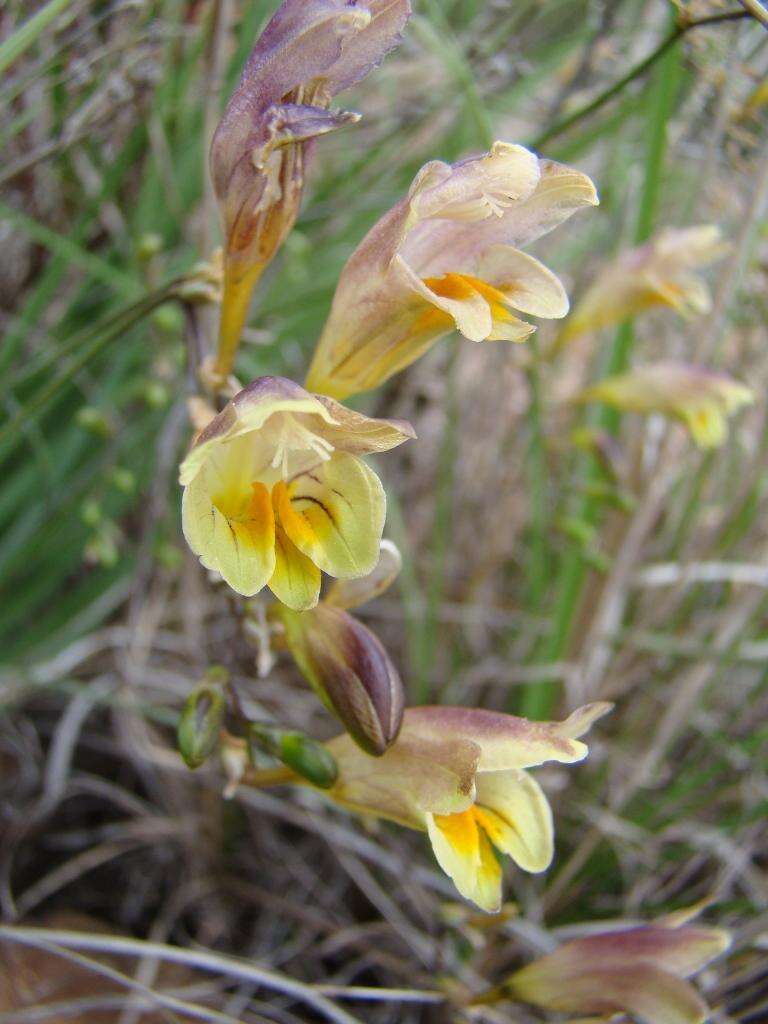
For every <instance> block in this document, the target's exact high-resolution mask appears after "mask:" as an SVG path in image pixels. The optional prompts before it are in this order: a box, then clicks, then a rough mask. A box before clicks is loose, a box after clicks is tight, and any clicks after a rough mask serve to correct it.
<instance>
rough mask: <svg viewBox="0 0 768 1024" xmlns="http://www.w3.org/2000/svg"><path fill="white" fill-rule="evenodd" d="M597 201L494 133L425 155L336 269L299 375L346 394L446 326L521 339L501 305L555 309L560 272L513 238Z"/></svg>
mask: <svg viewBox="0 0 768 1024" xmlns="http://www.w3.org/2000/svg"><path fill="white" fill-rule="evenodd" d="M597 201H598V200H597V194H596V192H595V187H594V185H593V184H592V182H591V181H590V179H589V178H588V177H587V176H586V175H585V174H581V173H580V172H578V171H575V170H572V169H571V168H569V167H565V166H563V165H562V164H556V163H553V162H552V161H549V160H540V159H539V158H538V157H537V156H536V155H535V154H534V153H531V152H530V151H529V150H527V149H525V148H524V147H523V146H516V145H511V144H509V143H506V142H496V143H494V145H493V146H492V147H491V150H490V152H488V153H485V154H484V155H482V156H479V157H472V158H470V159H468V160H462V161H459V162H458V163H456V164H453V165H451V164H446V163H442V162H441V161H433V162H432V163H428V164H426V165H425V166H424V167H422V169H421V171H419V173H418V174H417V175H416V178H415V180H414V182H413V184H412V186H411V189H410V192H409V193H408V195H407V197H406V198H405V199H403V200H401V201H400V202H399V203H398V204H397V205H396V206H394V207H393V208H392V210H390V211H389V213H387V214H385V215H384V216H383V217H382V218H381V220H379V222H378V223H377V224H376V225H374V227H373V228H372V229H371V230H370V231H369V232H368V234H367V235H366V237H365V238H364V239H363V241H362V242H361V243H360V245H359V246H358V248H357V250H356V251H355V252H354V253H353V254H352V256H351V257H350V259H349V261H348V262H347V264H346V266H345V267H344V269H343V270H342V273H341V278H340V280H339V284H338V287H337V289H336V295H335V297H334V300H333V305H332V307H331V313H330V316H329V318H328V321H327V323H326V325H325V328H324V330H323V333H322V336H321V338H320V341H319V343H318V346H317V349H316V351H315V355H314V358H313V361H312V365H311V367H310V371H309V375H308V378H307V387H309V388H311V389H312V390H314V391H318V392H322V393H324V394H327V395H332V396H333V397H334V398H339V399H342V398H346V397H348V396H349V395H352V394H355V393H356V392H359V391H368V390H370V389H371V388H375V387H377V386H378V385H379V384H381V383H383V382H384V381H385V380H387V379H388V378H389V377H391V376H392V375H393V374H395V373H397V372H398V371H399V370H402V369H404V368H405V367H406V366H408V365H410V364H411V363H412V362H414V361H415V360H416V359H418V358H419V356H421V355H423V354H424V353H425V352H426V351H427V349H429V348H430V347H431V346H432V345H433V344H434V343H435V342H436V341H437V340H438V339H439V338H442V337H444V336H445V335H447V334H449V333H450V332H451V331H452V330H454V329H455V330H458V331H459V332H460V333H461V334H463V335H464V337H466V338H469V339H470V340H471V341H484V340H487V341H496V340H508V341H524V340H525V339H526V338H527V337H528V336H529V335H530V334H531V333H532V332H533V331H534V330H535V327H534V326H533V324H529V323H527V322H526V321H525V320H522V319H520V317H518V316H517V315H516V313H515V312H512V310H514V311H516V312H520V313H527V314H530V315H532V316H536V317H544V318H551V317H562V316H565V314H566V313H567V312H568V298H567V296H566V294H565V290H564V289H563V286H562V284H561V283H560V281H559V280H558V279H557V278H556V277H555V275H554V274H553V273H552V272H551V271H550V270H548V269H547V268H546V267H545V266H544V265H543V264H541V263H539V261H538V260H535V259H534V258H533V257H532V256H528V255H527V254H526V253H524V252H521V251H520V247H521V246H525V245H527V244H528V243H530V242H532V241H534V240H535V239H537V238H539V237H540V236H541V235H544V234H546V233H547V232H548V231H551V230H552V229H553V228H555V227H557V225H558V224H560V223H562V221H564V220H566V219H567V218H568V217H570V216H571V214H572V213H574V212H575V211H576V210H578V209H579V208H581V207H583V206H594V205H596V204H597Z"/></svg>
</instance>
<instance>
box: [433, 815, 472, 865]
mask: <svg viewBox="0 0 768 1024" xmlns="http://www.w3.org/2000/svg"><path fill="white" fill-rule="evenodd" d="M435 824H436V825H437V827H438V828H439V829H440V831H441V832H442V833H443V835H444V836H445V838H446V839H447V840H448V842H449V843H450V844H451V846H452V847H453V848H454V850H456V851H457V852H458V853H460V854H462V855H463V856H473V855H474V854H475V853H476V851H477V849H478V846H479V843H480V836H479V834H478V831H477V820H476V818H475V808H474V807H469V808H468V809H467V810H466V811H460V812H459V813H457V814H436V815H435Z"/></svg>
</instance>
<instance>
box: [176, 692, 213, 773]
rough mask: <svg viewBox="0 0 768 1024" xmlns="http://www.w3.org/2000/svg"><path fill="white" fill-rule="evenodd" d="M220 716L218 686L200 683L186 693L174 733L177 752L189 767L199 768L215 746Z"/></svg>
mask: <svg viewBox="0 0 768 1024" xmlns="http://www.w3.org/2000/svg"><path fill="white" fill-rule="evenodd" d="M223 720H224V694H223V692H222V690H221V688H220V687H218V686H215V685H212V684H210V683H203V684H202V685H201V686H198V687H197V688H196V689H195V690H193V691H192V693H190V695H189V697H187V700H186V702H185V704H184V707H183V709H182V712H181V717H180V718H179V726H178V730H177V734H176V735H177V739H178V746H179V753H180V754H181V756H182V757H183V758H184V761H185V762H186V764H187V766H188V767H189V768H199V767H200V765H201V764H203V762H204V761H206V760H207V759H208V758H209V757H210V755H211V754H212V753H213V751H214V750H215V749H216V747H217V745H218V742H219V732H220V730H221V723H222V721H223Z"/></svg>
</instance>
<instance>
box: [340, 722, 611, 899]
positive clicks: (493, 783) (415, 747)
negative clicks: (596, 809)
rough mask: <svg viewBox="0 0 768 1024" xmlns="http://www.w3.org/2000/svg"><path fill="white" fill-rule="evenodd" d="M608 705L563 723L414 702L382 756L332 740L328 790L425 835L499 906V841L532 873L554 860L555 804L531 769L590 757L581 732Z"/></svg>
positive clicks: (463, 884)
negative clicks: (332, 781) (334, 770)
mask: <svg viewBox="0 0 768 1024" xmlns="http://www.w3.org/2000/svg"><path fill="white" fill-rule="evenodd" d="M610 709H611V705H610V704H605V703H597V704H588V705H586V706H585V707H583V708H580V709H579V710H578V711H575V712H574V713H573V714H572V715H571V716H570V717H569V718H567V719H566V720H565V721H564V722H530V721H528V720H526V719H524V718H516V717H514V716H513V715H505V714H501V713H499V712H495V711H484V710H480V709H470V708H457V707H417V708H409V709H407V710H406V712H405V715H404V717H403V725H402V728H401V730H400V735H399V736H398V738H397V740H396V741H395V742H394V743H393V744H392V746H391V747H390V748H389V749H388V750H387V751H386V753H385V754H383V755H382V756H381V757H378V758H373V757H369V756H368V755H367V754H365V753H364V752H363V751H362V750H361V749H360V748H359V747H358V746H357V745H356V744H355V742H354V741H353V740H352V739H351V738H350V737H349V736H347V735H342V736H337V737H336V738H335V739H333V740H331V741H330V742H329V743H328V744H327V749H328V750H329V751H330V752H331V754H332V755H333V757H334V758H335V760H336V763H337V765H338V769H339V777H338V781H337V782H336V785H335V786H334V787H333V788H332V789H331V790H329V791H327V792H328V795H329V796H330V797H332V798H333V799H334V800H335V801H336V802H337V803H339V804H342V805H343V806H345V807H347V808H349V809H350V810H353V811H356V812H358V813H360V814H365V815H373V816H375V817H379V818H385V819H388V820H391V821H395V822H398V823H399V824H401V825H405V826H407V827H409V828H414V829H419V830H420V831H425V832H427V833H428V835H429V839H430V842H431V843H432V848H433V850H434V853H435V856H436V858H437V861H438V863H439V864H440V866H441V867H442V868H443V870H444V871H445V872H446V873H447V874H448V875H450V877H451V878H452V879H453V881H454V883H455V885H456V888H457V889H458V890H459V892H460V893H461V894H462V895H463V896H465V897H466V898H467V899H469V900H472V901H473V902H474V903H476V904H477V905H478V906H479V907H481V908H482V909H483V910H486V911H489V912H494V911H497V910H498V909H499V907H500V906H501V867H500V865H499V861H498V860H497V858H496V856H495V854H494V852H493V847H495V848H496V849H497V850H498V851H499V852H500V853H505V854H507V855H508V856H509V857H511V858H512V859H513V860H514V861H515V862H516V863H517V864H518V865H519V866H520V867H521V868H523V870H525V871H533V872H538V871H544V870H545V869H546V868H547V867H548V866H549V864H550V861H551V860H552V850H553V839H552V815H551V812H550V809H549V804H548V803H547V800H546V797H545V796H544V794H543V793H542V791H541V789H540V788H539V785H538V783H537V782H535V781H534V779H533V778H532V777H531V776H530V775H528V774H527V773H526V771H525V769H526V768H531V767H533V766H535V765H539V764H543V763H544V762H545V761H560V762H562V763H563V764H573V763H575V762H577V761H581V760H583V759H584V758H585V757H586V756H587V747H586V745H585V744H584V743H582V742H580V740H579V737H580V736H582V735H584V733H586V732H587V730H588V729H589V727H590V726H591V725H592V723H593V722H594V721H596V719H598V718H600V717H601V716H602V715H604V714H606V712H608V711H609V710H610Z"/></svg>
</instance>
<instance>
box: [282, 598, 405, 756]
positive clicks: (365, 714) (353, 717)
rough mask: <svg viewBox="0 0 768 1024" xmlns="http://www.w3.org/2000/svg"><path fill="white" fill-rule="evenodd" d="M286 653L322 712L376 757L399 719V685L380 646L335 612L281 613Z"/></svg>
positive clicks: (320, 609) (401, 700)
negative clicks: (328, 713) (329, 713)
mask: <svg viewBox="0 0 768 1024" xmlns="http://www.w3.org/2000/svg"><path fill="white" fill-rule="evenodd" d="M280 615H281V618H282V620H283V623H284V625H285V636H286V642H287V644H288V647H289V649H290V651H291V654H292V655H293V657H294V659H295V661H296V664H297V665H298V666H299V668H300V669H301V671H302V673H303V674H304V676H305V677H306V679H307V680H308V682H309V683H310V684H311V686H312V688H313V689H314V690H315V692H316V693H317V694H318V696H319V697H320V699H321V700H322V701H323V703H324V704H325V706H326V707H327V708H328V709H329V710H330V711H332V712H333V713H334V714H335V715H337V717H338V718H339V720H340V721H341V722H342V724H343V725H344V727H345V729H346V730H347V731H348V732H349V734H350V736H352V738H353V739H354V740H355V742H356V743H357V744H358V745H359V746H360V747H362V749H363V750H365V751H366V752H367V753H369V754H373V755H374V756H379V755H381V754H383V753H384V751H385V750H386V749H387V747H389V745H390V744H391V743H392V742H393V741H394V740H395V738H396V737H397V734H398V732H399V731H400V725H401V722H402V717H403V704H404V694H403V684H402V682H401V681H400V676H399V675H398V673H397V669H396V668H395V666H394V665H393V664H392V661H391V660H390V657H389V655H388V654H387V652H386V651H385V649H384V647H383V645H382V643H381V641H380V640H379V639H378V637H376V636H375V635H374V634H373V633H372V632H371V631H370V629H368V628H367V627H366V626H364V625H363V624H362V623H361V622H358V621H357V619H354V618H353V617H352V616H351V615H349V614H348V613H347V612H345V611H343V610H342V609H341V608H333V607H329V606H328V605H324V604H319V605H317V607H316V608H313V609H312V610H311V611H307V612H292V611H290V610H289V609H287V608H281V610H280Z"/></svg>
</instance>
